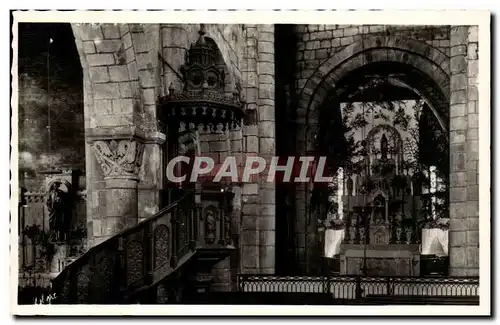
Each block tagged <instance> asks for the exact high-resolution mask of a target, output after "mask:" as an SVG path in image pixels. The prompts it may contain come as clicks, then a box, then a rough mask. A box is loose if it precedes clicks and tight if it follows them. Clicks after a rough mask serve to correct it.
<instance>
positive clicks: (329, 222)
mask: <svg viewBox="0 0 500 325" xmlns="http://www.w3.org/2000/svg"><path fill="white" fill-rule="evenodd" d="M327 229H332V230H341V229H345V222H344V220H343V219H338V217H337V216H334V215H330V214H329V215H328V216H327V217H326V219H318V230H319V231H325V230H327Z"/></svg>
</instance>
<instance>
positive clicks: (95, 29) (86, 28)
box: [79, 24, 103, 41]
mask: <svg viewBox="0 0 500 325" xmlns="http://www.w3.org/2000/svg"><path fill="white" fill-rule="evenodd" d="M79 27H80V31H81V33H80V35H81V37H82V40H84V41H93V40H96V39H102V38H103V34H102V29H101V25H100V24H80V26H79Z"/></svg>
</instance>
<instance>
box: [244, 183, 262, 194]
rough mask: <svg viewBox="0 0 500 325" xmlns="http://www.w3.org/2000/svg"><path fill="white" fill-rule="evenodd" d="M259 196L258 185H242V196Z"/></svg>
mask: <svg viewBox="0 0 500 325" xmlns="http://www.w3.org/2000/svg"><path fill="white" fill-rule="evenodd" d="M257 194H259V184H256V183H245V184H244V185H243V195H257Z"/></svg>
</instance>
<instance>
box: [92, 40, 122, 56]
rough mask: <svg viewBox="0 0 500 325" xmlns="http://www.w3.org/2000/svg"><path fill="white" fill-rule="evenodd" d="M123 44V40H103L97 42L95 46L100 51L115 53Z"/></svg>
mask: <svg viewBox="0 0 500 325" xmlns="http://www.w3.org/2000/svg"><path fill="white" fill-rule="evenodd" d="M121 46H122V41H121V40H102V41H96V42H95V47H96V49H97V52H99V53H114V52H117V51H118V50H119V49H120V47H121Z"/></svg>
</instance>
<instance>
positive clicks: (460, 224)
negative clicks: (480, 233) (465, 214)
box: [450, 218, 469, 233]
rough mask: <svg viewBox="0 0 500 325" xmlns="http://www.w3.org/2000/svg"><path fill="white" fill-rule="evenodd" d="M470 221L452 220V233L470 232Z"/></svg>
mask: <svg viewBox="0 0 500 325" xmlns="http://www.w3.org/2000/svg"><path fill="white" fill-rule="evenodd" d="M468 225H469V224H468V220H467V219H454V218H452V219H450V233H455V232H460V231H467V230H468Z"/></svg>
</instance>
